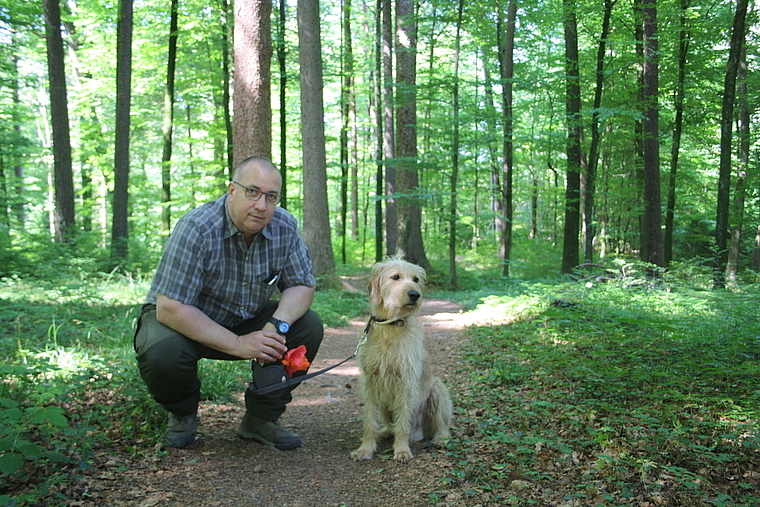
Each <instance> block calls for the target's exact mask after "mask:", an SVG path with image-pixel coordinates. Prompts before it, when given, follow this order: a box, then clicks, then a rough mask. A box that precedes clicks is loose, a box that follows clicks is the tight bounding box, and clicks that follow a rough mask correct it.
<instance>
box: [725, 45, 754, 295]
mask: <svg viewBox="0 0 760 507" xmlns="http://www.w3.org/2000/svg"><path fill="white" fill-rule="evenodd" d="M736 88H737V92H738V93H737V105H738V107H739V114H738V130H739V135H738V137H739V153H738V156H737V161H738V163H739V167H738V170H737V172H736V185H735V188H734V205H733V208H734V211H733V218H732V220H731V222H732V224H731V237H730V241H729V247H728V263H727V266H726V282H727V283H728V284H729V285H732V286H735V285H736V283H737V275H738V273H739V253H740V249H741V240H742V227H743V225H744V201H745V197H746V188H745V183H746V180H747V174H748V172H749V168H750V164H749V146H750V109H749V104H748V100H747V97H748V91H747V49H746V47H743V48H742V52H741V57H740V60H739V69H738V74H737V86H736Z"/></svg>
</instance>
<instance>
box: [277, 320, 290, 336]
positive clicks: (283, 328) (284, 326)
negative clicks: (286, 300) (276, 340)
mask: <svg viewBox="0 0 760 507" xmlns="http://www.w3.org/2000/svg"><path fill="white" fill-rule="evenodd" d="M277 331H279V332H280V334H285V333H287V332H288V331H290V325H289V324H288V323H287V322H282V321H280V322H279V323H278V324H277Z"/></svg>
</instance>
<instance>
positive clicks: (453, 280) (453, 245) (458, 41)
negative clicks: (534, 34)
mask: <svg viewBox="0 0 760 507" xmlns="http://www.w3.org/2000/svg"><path fill="white" fill-rule="evenodd" d="M463 10H464V0H459V2H458V5H457V27H456V38H455V42H454V46H455V47H454V93H453V95H454V97H453V100H454V111H453V114H454V117H453V118H452V120H453V124H454V125H453V127H454V135H453V139H452V142H451V180H450V182H449V213H448V215H449V219H448V222H449V285H450V286H451V287H452V288H456V287H457V193H458V190H459V51H460V49H461V47H462V11H463Z"/></svg>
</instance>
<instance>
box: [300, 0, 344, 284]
mask: <svg viewBox="0 0 760 507" xmlns="http://www.w3.org/2000/svg"><path fill="white" fill-rule="evenodd" d="M298 43H299V52H298V62H299V66H300V69H301V137H302V140H303V160H304V168H303V184H304V188H305V189H306V191H305V192H304V198H303V231H304V241H305V242H306V245H307V246H308V247H309V251H310V253H311V258H312V261H313V263H314V272H315V274H316V275H317V276H322V275H329V274H332V273H334V272H335V259H334V257H333V251H332V242H331V240H330V215H329V208H328V203H327V160H326V155H325V124H324V105H323V103H322V100H323V99H322V87H323V85H322V44H321V42H320V33H319V2H318V0H298Z"/></svg>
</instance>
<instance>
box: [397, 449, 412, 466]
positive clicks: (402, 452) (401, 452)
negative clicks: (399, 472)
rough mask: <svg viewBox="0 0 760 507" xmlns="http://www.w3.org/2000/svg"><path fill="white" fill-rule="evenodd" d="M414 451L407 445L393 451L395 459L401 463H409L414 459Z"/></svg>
mask: <svg viewBox="0 0 760 507" xmlns="http://www.w3.org/2000/svg"><path fill="white" fill-rule="evenodd" d="M412 456H413V454H412V451H411V450H410V449H409V448H408V447H407V448H406V449H395V450H394V451H393V459H394V460H396V461H398V462H400V463H407V462H408V461H409V460H410V459H412Z"/></svg>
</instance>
